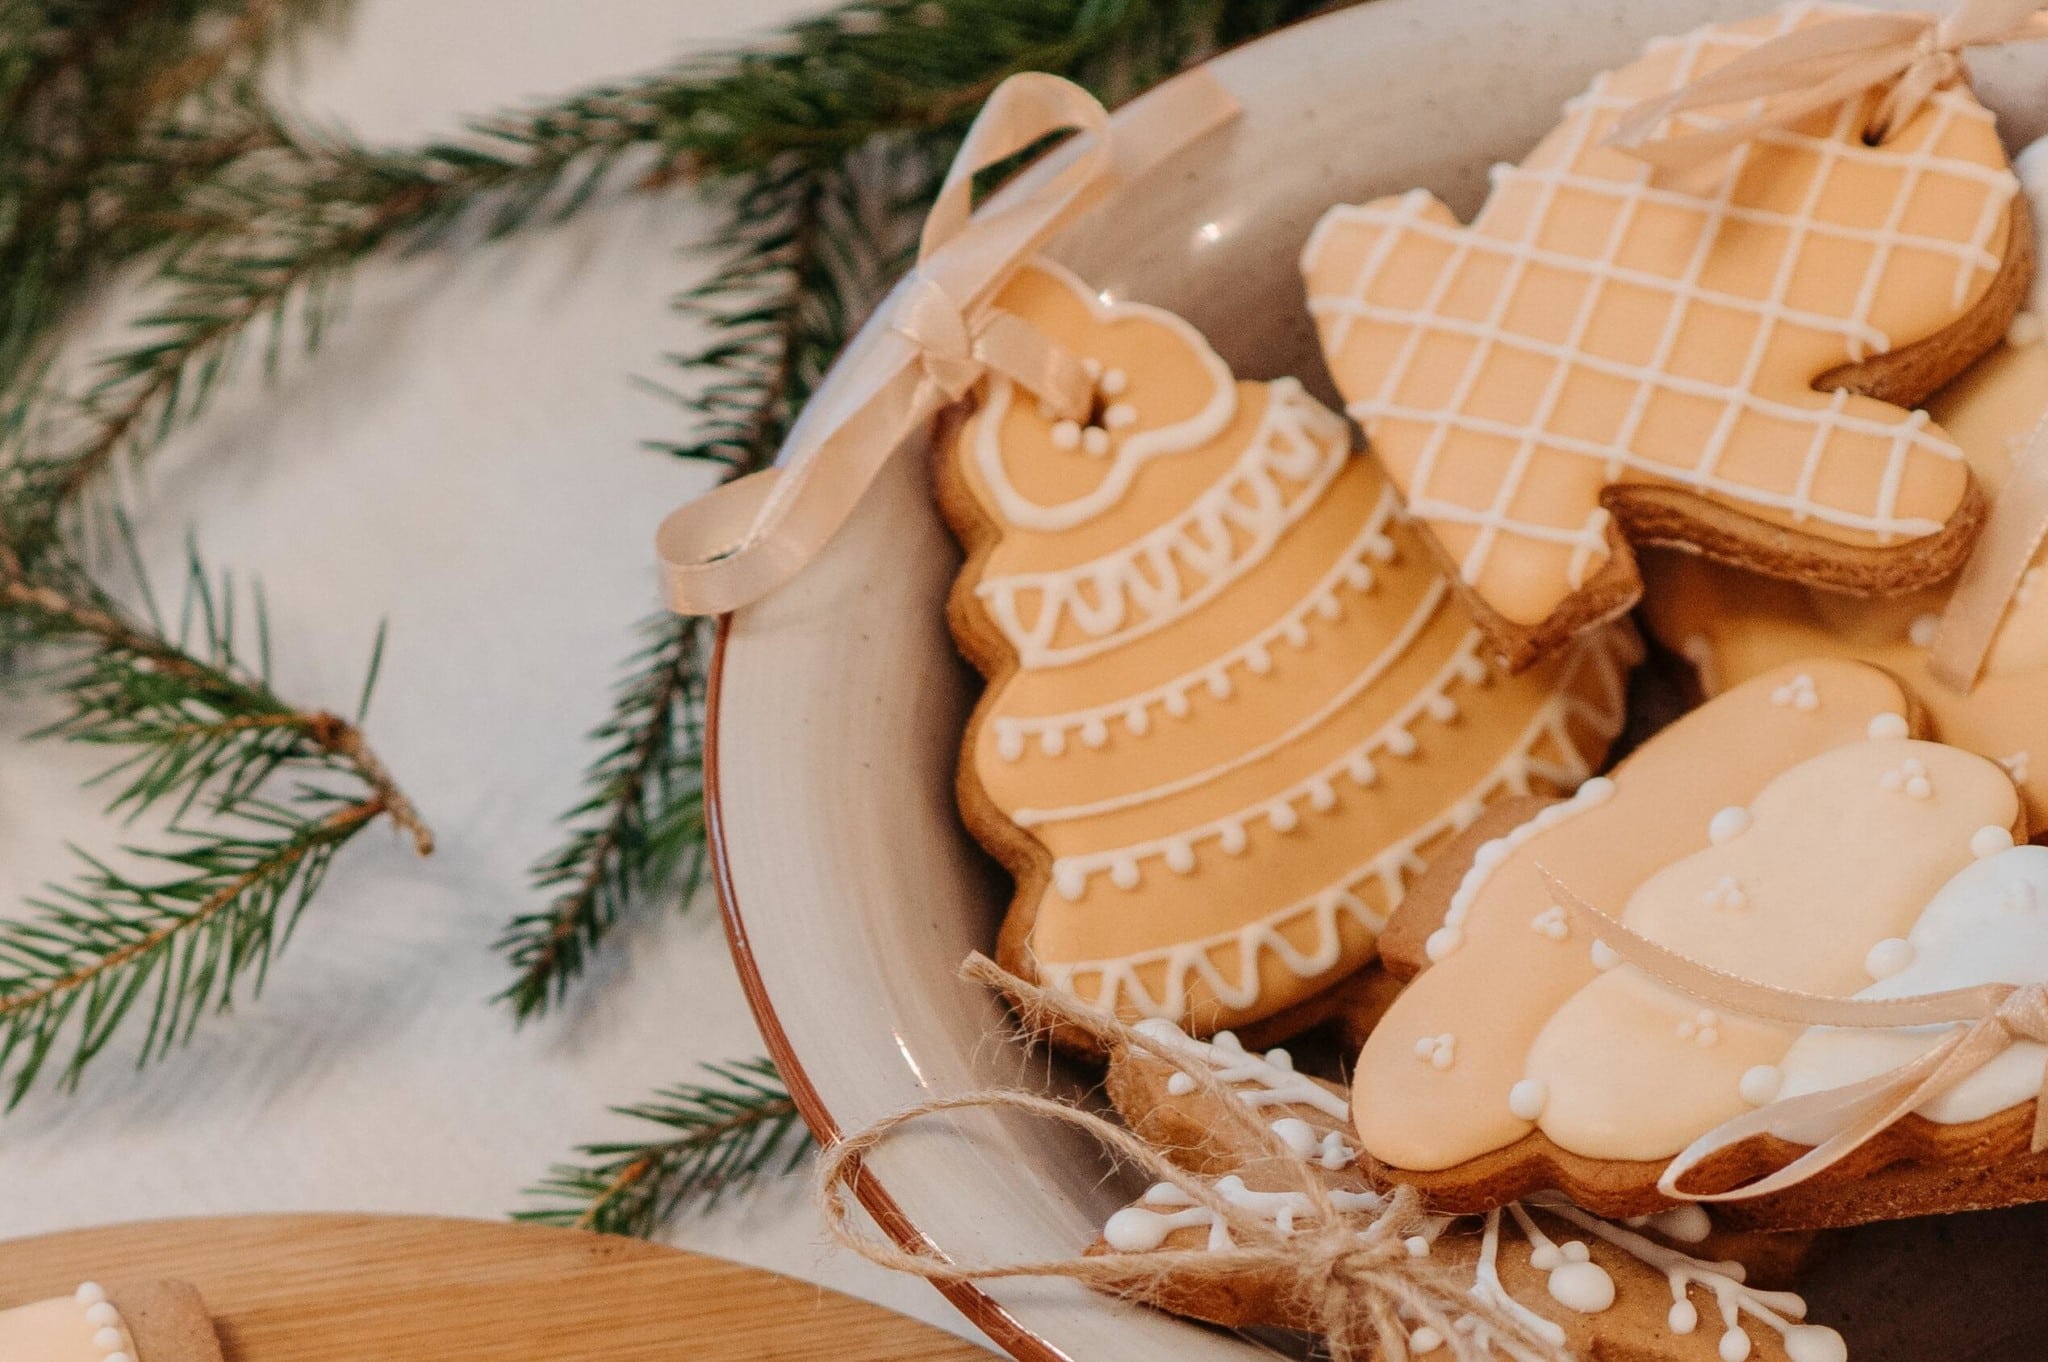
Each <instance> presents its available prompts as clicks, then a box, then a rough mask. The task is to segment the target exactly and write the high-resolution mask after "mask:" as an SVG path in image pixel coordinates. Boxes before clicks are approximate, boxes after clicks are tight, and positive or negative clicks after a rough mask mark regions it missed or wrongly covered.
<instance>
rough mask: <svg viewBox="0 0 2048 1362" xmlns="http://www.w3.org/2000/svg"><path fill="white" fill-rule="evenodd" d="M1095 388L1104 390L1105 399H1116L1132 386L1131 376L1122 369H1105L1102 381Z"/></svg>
mask: <svg viewBox="0 0 2048 1362" xmlns="http://www.w3.org/2000/svg"><path fill="white" fill-rule="evenodd" d="M1095 386H1096V387H1098V388H1100V389H1102V395H1103V396H1104V397H1115V396H1117V395H1119V394H1120V393H1122V392H1123V390H1124V389H1126V388H1128V387H1130V386H1131V376H1130V375H1129V374H1127V373H1125V372H1124V371H1123V370H1121V369H1104V370H1103V371H1102V379H1101V381H1100V382H1099V383H1097V384H1096V385H1095Z"/></svg>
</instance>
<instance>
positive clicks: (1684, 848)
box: [1354, 659, 2020, 1226]
mask: <svg viewBox="0 0 2048 1362" xmlns="http://www.w3.org/2000/svg"><path fill="white" fill-rule="evenodd" d="M1905 709H1906V699H1905V696H1904V694H1903V692H1902V691H1900V689H1899V688H1898V686H1897V683H1896V682H1894V681H1893V680H1892V679H1891V678H1889V677H1888V676H1886V675H1884V674H1883V673H1881V672H1878V671H1877V670H1876V669H1874V668H1870V667H1867V666H1863V665H1861V664H1856V663H1849V662H1844V661H1840V660H1828V659H1815V660H1813V661H1812V662H1810V663H1807V664H1801V665H1800V666H1798V667H1794V668H1783V669H1780V670H1778V671H1775V672H1772V673H1768V674H1766V675H1764V676H1761V677H1758V678H1756V679H1754V680H1751V681H1749V682H1747V683H1745V684H1744V685H1742V686H1739V687H1737V688H1735V689H1734V690H1732V691H1730V692H1729V693H1728V694H1726V695H1724V696H1722V697H1721V698H1719V699H1717V700H1714V701H1712V702H1710V703H1709V704H1707V705H1705V706H1703V707H1702V708H1701V709H1699V710H1697V711H1695V712H1694V713H1693V714H1691V715H1688V716H1687V717H1686V718H1685V719H1683V720H1681V721H1679V723H1678V724H1676V725H1674V726H1673V727H1672V728H1670V729H1668V730H1666V731H1665V732H1664V733H1662V734H1659V735H1658V736H1657V737H1655V738H1653V739H1651V740H1650V742H1649V743H1647V744H1646V745H1645V746H1644V747H1643V748H1642V749H1641V750H1640V751H1639V752H1637V753H1636V754H1635V755H1633V756H1632V757H1630V758H1629V759H1628V760H1627V761H1625V762H1623V763H1622V764H1621V766H1619V767H1618V768H1617V769H1616V770H1615V772H1614V774H1613V777H1612V784H1611V786H1608V787H1605V788H1603V787H1600V786H1594V787H1591V791H1590V792H1589V791H1587V790H1582V791H1581V793H1580V795H1579V796H1578V797H1577V798H1576V799H1575V800H1573V801H1572V802H1571V803H1569V804H1563V805H1558V806H1556V807H1555V808H1554V809H1551V810H1546V811H1545V813H1543V814H1542V815H1539V816H1538V817H1536V818H1535V819H1533V820H1531V821H1530V822H1528V823H1525V824H1523V825H1522V826H1521V827H1519V828H1516V829H1514V830H1513V831H1511V832H1509V833H1507V834H1506V835H1505V836H1503V837H1501V838H1500V839H1498V840H1496V841H1493V842H1490V843H1488V844H1486V845H1484V846H1482V847H1480V848H1479V849H1478V850H1477V852H1476V854H1475V855H1474V857H1473V860H1472V864H1471V867H1470V869H1469V870H1468V871H1467V872H1466V873H1465V875H1464V876H1463V878H1462V881H1461V882H1460V883H1459V885H1458V887H1457V889H1456V890H1455V891H1454V892H1453V893H1452V894H1451V895H1450V898H1449V903H1448V906H1447V907H1444V908H1442V909H1441V911H1442V912H1443V925H1441V926H1438V927H1437V928H1436V929H1435V930H1434V931H1433V932H1432V933H1430V934H1429V935H1428V936H1427V937H1426V938H1425V939H1426V941H1427V943H1428V945H1427V948H1426V953H1427V955H1428V956H1430V957H1432V958H1433V959H1434V960H1435V962H1436V963H1433V964H1431V965H1430V966H1429V967H1428V968H1427V969H1426V970H1424V972H1423V973H1422V974H1421V975H1420V976H1419V977H1418V978H1417V979H1416V980H1415V982H1414V984H1412V985H1411V986H1410V988H1409V990H1408V991H1407V992H1406V993H1404V994H1403V995H1402V996H1401V997H1399V998H1398V999H1396V1000H1395V1003H1394V1005H1393V1007H1392V1008H1391V1009H1389V1011H1388V1014H1387V1016H1386V1018H1385V1019H1384V1020H1383V1021H1382V1023H1381V1024H1380V1026H1379V1028H1378V1029H1377V1030H1376V1031H1375V1032H1374V1033H1373V1034H1372V1036H1371V1037H1370V1038H1368V1040H1367V1042H1366V1045H1365V1048H1364V1050H1363V1052H1362V1053H1361V1057H1360V1060H1359V1065H1358V1069H1357V1072H1356V1074H1355V1076H1354V1083H1355V1089H1354V1090H1355V1092H1356V1094H1357V1101H1356V1104H1355V1108H1356V1109H1355V1117H1356V1121H1357V1127H1358V1131H1359V1135H1360V1138H1361V1145H1362V1147H1363V1151H1364V1153H1365V1155H1366V1156H1367V1160H1368V1164H1369V1167H1370V1168H1371V1170H1372V1172H1373V1173H1374V1175H1375V1177H1377V1178H1379V1179H1382V1180H1386V1181H1398V1182H1406V1183H1412V1184H1414V1185H1416V1186H1417V1187H1419V1188H1420V1189H1422V1190H1423V1191H1424V1192H1425V1194H1426V1195H1427V1196H1428V1198H1429V1200H1430V1201H1431V1203H1432V1204H1434V1205H1440V1206H1443V1207H1445V1208H1449V1209H1459V1210H1472V1209H1479V1208H1483V1207H1485V1206H1489V1205H1497V1204H1499V1203H1500V1202H1502V1201H1505V1200H1509V1199H1512V1198H1515V1197H1519V1196H1524V1195H1527V1194H1529V1193H1531V1192H1533V1191H1535V1190H1537V1189H1541V1188H1552V1187H1556V1188H1560V1189H1562V1190H1563V1191H1565V1192H1566V1193H1567V1194H1568V1195H1570V1196H1571V1197H1572V1199H1573V1200H1575V1201H1577V1202H1579V1203H1580V1204H1581V1205H1584V1206H1587V1207H1588V1208H1590V1209H1593V1210H1595V1211H1598V1212H1601V1213H1604V1214H1612V1215H1632V1214H1641V1213H1644V1212H1647V1211H1652V1210H1655V1209H1657V1208H1658V1207H1660V1206H1664V1205H1667V1204H1669V1203H1668V1202H1667V1200H1666V1199H1665V1198H1664V1197H1663V1196H1662V1194H1660V1193H1659V1192H1658V1190H1657V1179H1658V1176H1659V1174H1660V1173H1661V1171H1662V1169H1663V1167H1664V1165H1665V1163H1666V1162H1667V1161H1668V1160H1669V1159H1670V1158H1671V1157H1672V1156H1674V1155H1676V1154H1678V1153H1679V1152H1680V1151H1681V1150H1682V1149H1684V1148H1685V1147H1686V1146H1687V1145H1689V1144H1690V1143H1691V1142H1692V1141H1693V1140H1694V1139H1696V1138H1697V1137H1699V1136H1700V1135H1703V1134H1705V1133H1706V1132H1707V1131H1708V1130H1710V1129H1713V1128H1714V1127H1716V1126H1718V1125H1720V1124H1721V1123H1722V1122H1724V1121H1726V1120H1728V1119H1729V1118H1731V1117H1734V1116H1736V1115H1739V1114H1741V1113H1744V1112H1747V1111H1749V1110H1751V1109H1752V1108H1755V1107H1758V1106H1762V1105H1764V1104H1766V1103H1768V1102H1770V1101H1771V1100H1773V1099H1774V1098H1775V1097H1776V1096H1777V1095H1778V1092H1779V1089H1780V1087H1781V1086H1782V1082H1783V1071H1782V1068H1781V1062H1782V1061H1783V1060H1784V1059H1785V1057H1786V1054H1787V1051H1788V1050H1789V1049H1790V1048H1791V1046H1792V1045H1793V1042H1794V1041H1795V1040H1797V1039H1798V1036H1799V1031H1798V1029H1797V1028H1795V1027H1787V1026H1782V1025H1776V1024H1771V1023H1765V1022H1760V1021H1756V1020H1753V1019H1750V1018H1747V1017H1744V1016H1740V1015H1720V1014H1717V1013H1715V1012H1714V1011H1712V1010H1711V1009H1708V1008H1703V1007H1702V1006H1701V1004H1700V1003H1699V1001H1698V1000H1696V999H1692V998H1688V997H1686V996H1685V995H1682V994H1679V993H1677V992H1675V991H1673V990H1670V989H1668V988H1666V987H1664V986H1663V985H1661V984H1658V983H1656V982H1654V981H1652V980H1651V979H1650V978H1648V977H1647V976H1645V975H1643V974H1642V973H1640V972H1639V971H1637V970H1636V969H1634V968H1633V967H1630V966H1620V965H1616V963H1615V957H1614V956H1613V954H1612V953H1611V952H1608V951H1607V950H1606V948H1605V947H1603V946H1602V945H1601V944H1599V943H1598V942H1595V941H1593V940H1591V939H1590V938H1589V937H1588V935H1587V933H1586V930H1585V929H1584V927H1583V926H1580V925H1577V924H1575V923H1574V922H1573V921H1572V920H1570V919H1568V918H1567V917H1566V916H1565V914H1564V912H1563V911H1562V910H1561V909H1559V908H1558V907H1557V906H1556V905H1555V904H1553V903H1552V902H1551V896H1550V894H1549V893H1548V890H1547V889H1546V887H1545V886H1544V885H1543V883H1542V881H1541V878H1540V873H1539V869H1538V868H1539V867H1542V868H1546V869H1548V870H1550V871H1551V872H1552V873H1554V874H1555V875H1557V876H1558V877H1559V878H1560V879H1561V880H1562V881H1564V882H1565V883H1566V884H1568V885H1571V886H1572V887H1573V889H1574V891H1575V892H1577V893H1578V894H1580V896H1581V897H1585V898H1587V899H1589V901H1592V902H1594V903H1596V904H1598V905H1600V906H1603V907H1606V908H1608V909H1609V910H1610V911H1614V912H1616V913H1618V914H1619V915H1620V916H1621V918H1622V921H1623V922H1624V923H1625V925H1627V926H1629V927H1631V928H1633V929H1634V930H1635V931H1637V932H1638V933H1640V934H1641V935H1643V936H1646V937H1648V938H1650V939H1651V940H1652V941H1655V942H1657V943H1658V944H1661V945H1664V946H1666V947H1668V948H1670V949H1672V950H1676V951H1678V952H1679V953H1680V954H1682V955H1684V956H1687V957H1689V958H1691V959H1693V960H1696V961H1698V962H1700V963H1702V964H1705V965H1708V966H1710V967H1713V968H1716V969H1720V970H1722V971H1725V972H1727V973H1731V974H1736V975H1740V976H1742V977H1744V978H1748V979H1754V980H1756V981H1759V982H1762V983H1766V984H1773V985H1776V986H1778V987H1781V988H1790V989H1795V990H1799V991H1802V992H1807V993H1815V994H1822V995H1828V996H1836V997H1841V996H1847V995H1849V994H1852V993H1854V992H1856V991H1857V989H1859V988H1861V987H1863V986H1864V985H1867V984H1869V983H1870V982H1871V981H1872V979H1874V978H1877V977H1881V976H1882V975H1884V974H1887V973H1889V972H1890V971H1891V970H1893V969H1895V968H1896V966H1897V963H1898V960H1899V949H1900V948H1899V947H1898V946H1897V945H1896V944H1895V941H1896V938H1899V937H1901V936H1903V935H1904V934H1905V933H1906V932H1907V931H1908V930H1909V929H1910V928H1911V927H1912V925H1913V923H1914V922H1915V921H1916V919H1917V918H1918V917H1919V915H1920V913H1921V910H1922V909H1923V907H1924V906H1925V905H1926V904H1927V903H1928V901H1929V900H1930V899H1931V898H1933V897H1934V895H1935V893H1936V892H1937V891H1938V890H1939V889H1940V888H1941V886H1942V885H1943V884H1944V883H1945V882H1947V881H1948V880H1949V879H1950V877H1951V876H1953V875H1955V874H1956V873H1957V872H1958V871H1961V870H1963V869H1964V868H1966V867H1968V866H1970V865H1971V864H1972V862H1973V860H1975V859H1977V858H1980V857H1984V856H1989V855H1994V854H1996V853H1997V852H1999V851H2001V850H2003V849H2006V848H2009V847H2011V846H2012V844H2013V839H2014V835H2015V832H2016V831H2019V830H2020V810H2019V801H2018V795H2017V792H2016V791H2015V790H2014V788H2013V786H2012V782H2011V781H2010V779H2008V778H2007V776H2006V774H2005V772H2004V771H2003V770H2002V769H2001V768H2000V767H1998V766H1997V765H1996V764H1995V763H1993V762H1990V761H1987V760H1985V759H1984V758H1981V757H1978V756H1975V755H1973V754H1971V753H1967V752H1963V751H1961V750H1959V749H1956V748H1951V747H1944V746H1941V745H1939V744H1935V743H1930V742H1924V741H1917V740H1915V739H1913V738H1911V737H1909V736H1908V721H1907V719H1906V717H1905ZM1724 800H1725V801H1726V802H1725V803H1722V801H1724ZM1716 804H1719V805H1720V807H1718V808H1715V807H1712V806H1714V805H1716ZM1581 885H1583V886H1584V887H1583V888H1581V887H1580V886H1581ZM1410 909H1412V910H1413V911H1417V912H1425V911H1427V905H1426V904H1425V903H1423V902H1420V901H1417V902H1414V903H1411V905H1409V909H1404V911H1409V910H1410ZM1408 935H1409V936H1410V937H1412V935H1413V932H1412V931H1411V932H1409V933H1408ZM1749 1152H1750V1153H1751V1154H1753V1155H1754V1156H1755V1158H1756V1160H1757V1161H1758V1164H1759V1167H1770V1166H1775V1163H1776V1162H1782V1161H1783V1159H1782V1157H1780V1156H1781V1154H1782V1152H1783V1151H1779V1150H1768V1149H1761V1148H1759V1149H1755V1150H1752V1151H1749ZM1756 1171H1758V1169H1757V1168H1750V1169H1748V1170H1747V1171H1745V1170H1744V1169H1741V1168H1735V1167H1732V1166H1723V1167H1717V1169H1716V1170H1715V1176H1716V1177H1717V1179H1720V1180H1723V1181H1739V1180H1741V1179H1742V1178H1744V1177H1747V1176H1753V1175H1754V1173H1755V1172H1756ZM1949 1171H1952V1170H1949ZM1852 1172H1855V1173H1867V1172H1868V1169H1867V1168H1861V1167H1859V1168H1858V1169H1855V1170H1850V1169H1848V1166H1846V1165H1845V1166H1844V1167H1843V1169H1842V1170H1831V1171H1830V1172H1828V1173H1825V1174H1823V1175H1822V1176H1821V1177H1819V1178H1816V1179H1814V1180H1813V1181H1812V1182H1810V1183H1807V1184H1804V1185H1802V1186H1801V1187H1798V1188H1796V1189H1794V1190H1793V1191H1792V1192H1789V1193H1782V1194H1778V1195H1775V1196H1773V1197H1769V1198H1765V1199H1762V1200H1759V1201H1757V1202H1755V1203H1745V1204H1743V1205H1742V1206H1740V1207H1739V1208H1735V1209H1733V1210H1731V1212H1730V1214H1731V1215H1735V1216H1737V1217H1739V1218H1740V1219H1741V1220H1742V1221H1743V1222H1744V1223H1753V1224H1758V1225H1770V1226H1781V1225H1827V1224H1847V1223H1855V1222H1856V1221H1857V1220H1861V1219H1870V1218H1874V1217H1875V1216H1877V1215H1880V1214H1883V1213H1885V1211H1884V1207H1886V1206H1896V1205H1898V1204H1899V1199H1898V1196H1897V1195H1896V1194H1895V1193H1887V1194H1886V1195H1885V1196H1884V1197H1879V1195H1878V1194H1877V1193H1876V1192H1874V1191H1870V1190H1869V1188H1868V1186H1858V1187H1855V1188H1854V1189H1845V1188H1844V1186H1843V1185H1842V1184H1843V1183H1844V1182H1845V1181H1848V1180H1850V1178H1851V1174H1852ZM1930 1209H1932V1208H1930Z"/></svg>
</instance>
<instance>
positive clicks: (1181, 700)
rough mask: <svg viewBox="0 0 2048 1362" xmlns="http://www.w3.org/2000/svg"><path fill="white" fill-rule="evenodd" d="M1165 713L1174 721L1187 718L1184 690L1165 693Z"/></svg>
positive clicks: (1186, 702)
mask: <svg viewBox="0 0 2048 1362" xmlns="http://www.w3.org/2000/svg"><path fill="white" fill-rule="evenodd" d="M1165 703H1166V712H1167V713H1168V714H1171V715H1172V716H1173V717H1174V718H1176V719H1185V718H1187V717H1188V693H1187V692H1186V691H1184V690H1170V691H1168V692H1166V702H1165Z"/></svg>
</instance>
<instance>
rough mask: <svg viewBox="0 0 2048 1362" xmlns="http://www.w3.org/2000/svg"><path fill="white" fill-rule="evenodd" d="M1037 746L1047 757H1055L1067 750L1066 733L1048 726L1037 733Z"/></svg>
mask: <svg viewBox="0 0 2048 1362" xmlns="http://www.w3.org/2000/svg"><path fill="white" fill-rule="evenodd" d="M1038 746H1039V748H1040V749H1041V750H1042V751H1044V753H1045V755H1047V756H1048V757H1056V756H1058V755H1059V754H1060V753H1062V752H1064V751H1066V750H1067V735H1066V734H1064V733H1062V732H1060V731H1059V730H1058V729H1057V728H1048V729H1046V730H1045V732H1043V733H1041V734H1039V735H1038Z"/></svg>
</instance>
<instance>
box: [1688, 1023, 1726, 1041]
mask: <svg viewBox="0 0 2048 1362" xmlns="http://www.w3.org/2000/svg"><path fill="white" fill-rule="evenodd" d="M1693 1042H1694V1043H1695V1044H1698V1045H1718V1044H1720V1043H1721V1033H1720V1031H1719V1030H1717V1029H1716V1028H1714V1027H1711V1026H1702V1027H1701V1028H1700V1030H1699V1034H1698V1035H1696V1036H1694V1037H1693Z"/></svg>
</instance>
